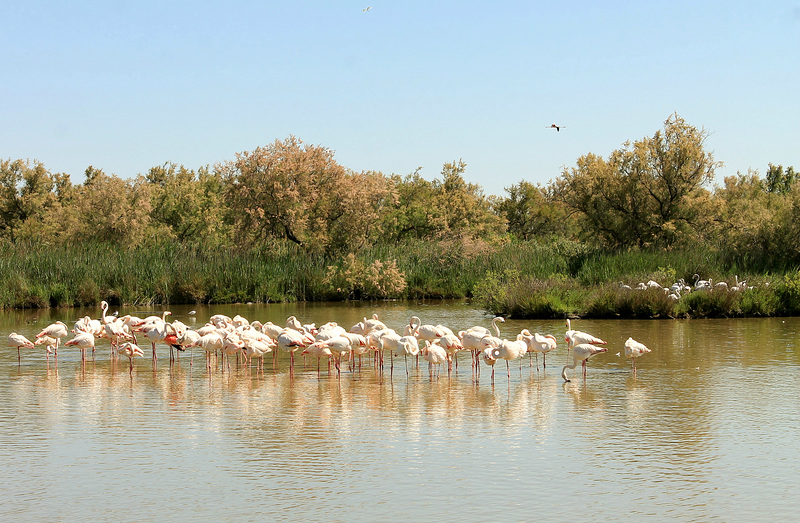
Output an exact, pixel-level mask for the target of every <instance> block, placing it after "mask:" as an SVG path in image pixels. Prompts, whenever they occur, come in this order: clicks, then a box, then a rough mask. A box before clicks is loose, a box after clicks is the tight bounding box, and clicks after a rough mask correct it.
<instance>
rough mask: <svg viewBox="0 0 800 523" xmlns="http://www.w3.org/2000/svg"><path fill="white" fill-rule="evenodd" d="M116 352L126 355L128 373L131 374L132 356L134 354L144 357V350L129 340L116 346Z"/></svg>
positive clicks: (134, 355)
mask: <svg viewBox="0 0 800 523" xmlns="http://www.w3.org/2000/svg"><path fill="white" fill-rule="evenodd" d="M117 354H121V355H123V356H127V357H128V363H129V364H130V365H129V368H128V373H129V374H133V358H134V357H136V356H139V357H140V358H143V357H144V352H143V351H142V349H140V348H139V346H138V345H136V344H135V343H131V342H129V341H126V342H125V343H123V344H122V345H120V346H119V347H117Z"/></svg>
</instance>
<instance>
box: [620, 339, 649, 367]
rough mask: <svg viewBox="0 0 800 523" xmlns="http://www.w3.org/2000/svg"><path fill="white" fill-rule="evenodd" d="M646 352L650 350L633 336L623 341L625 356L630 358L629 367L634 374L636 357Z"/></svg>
mask: <svg viewBox="0 0 800 523" xmlns="http://www.w3.org/2000/svg"><path fill="white" fill-rule="evenodd" d="M648 352H650V349H648V348H647V347H646V346H645V344H644V343H639V342H638V341H636V340H634V339H633V338H628V341H626V342H625V357H626V358H630V359H631V368H632V369H633V374H634V375H635V374H636V358H638V357H639V356H641V355H643V354H647V353H648Z"/></svg>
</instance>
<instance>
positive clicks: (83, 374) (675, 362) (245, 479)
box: [0, 302, 800, 521]
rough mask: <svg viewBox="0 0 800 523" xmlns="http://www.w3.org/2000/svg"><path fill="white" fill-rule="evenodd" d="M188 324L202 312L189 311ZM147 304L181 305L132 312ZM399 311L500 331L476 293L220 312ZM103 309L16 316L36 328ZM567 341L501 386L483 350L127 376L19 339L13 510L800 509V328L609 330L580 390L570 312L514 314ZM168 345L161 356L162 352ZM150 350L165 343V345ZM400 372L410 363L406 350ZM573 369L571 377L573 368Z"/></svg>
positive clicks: (285, 516)
mask: <svg viewBox="0 0 800 523" xmlns="http://www.w3.org/2000/svg"><path fill="white" fill-rule="evenodd" d="M171 310H172V311H173V316H172V317H173V318H177V319H180V320H182V321H184V322H186V323H190V321H191V317H190V316H188V315H187V312H188V310H189V308H187V307H177V306H176V307H171ZM120 312H121V314H125V313H131V314H137V315H140V316H144V315H147V314H149V313H151V312H156V313H159V312H160V311H150V310H142V309H138V308H126V309H123V310H121V311H120ZM373 312H377V313H378V314H379V316H380V318H381V319H382V320H383V321H385V322H386V323H387V324H389V326H391V327H394V328H396V329H401V328H402V326H403V324H405V323H406V322H407V320H408V318H409V317H410V316H411V315H412V314H415V315H418V316H420V317H421V318H422V320H423V322H425V323H434V324H437V323H441V324H444V325H448V326H450V327H451V328H453V330H459V329H464V328H466V327H469V326H472V325H485V326H488V325H489V320H490V318H489V317H486V316H484V315H483V314H482V313H481V311H477V310H474V309H471V308H470V307H469V306H467V305H464V304H461V303H450V302H448V303H432V304H427V305H420V304H414V303H411V304H409V303H402V302H398V303H389V304H376V305H374V306H370V307H366V308H365V307H360V306H353V305H348V304H342V305H330V304H321V305H320V304H317V305H297V304H293V305H269V306H245V305H241V306H214V307H211V308H198V311H197V316H196V318H197V320H196V323H195V325H198V326H199V325H200V324H202V322H204V321H205V319H207V318H208V317H209V316H210V315H211V314H214V313H224V314H228V315H234V314H241V315H243V316H245V317H247V318H249V319H251V320H253V319H258V320H260V321H273V322H274V323H283V322H285V320H286V318H287V317H288V316H289V315H292V314H294V315H296V316H298V318H300V319H301V321H303V322H304V323H310V322H316V323H317V324H321V323H324V322H327V321H337V322H339V323H340V324H342V325H344V326H346V327H350V326H351V325H353V324H354V323H356V322H357V321H359V320H360V319H362V318H363V317H364V316H371V315H372V313H373ZM87 313H88V314H91V315H92V316H94V317H98V316H99V314H100V313H99V310H94V309H93V310H89V311H85V310H64V311H44V312H39V311H24V312H20V311H6V312H0V335H2V341H3V342H5V338H6V335H7V334H8V333H9V332H12V331H16V332H18V333H21V334H25V335H27V336H28V337H29V338H31V339H32V338H33V337H34V336H35V334H36V333H37V332H38V331H39V330H40V329H41V328H42V327H43V326H46V325H48V324H49V323H51V322H52V321H55V320H56V319H62V320H63V321H65V323H67V324H68V325H70V326H71V324H72V323H73V322H74V320H75V319H77V318H78V317H80V316H82V315H84V314H87ZM522 328H528V329H530V330H531V331H539V332H541V333H552V334H554V335H556V336H557V338H558V339H559V348H558V349H557V351H556V352H555V353H551V354H550V355H549V357H548V366H547V369H546V370H543V369H540V370H539V371H538V372H537V370H536V368H535V367H531V366H530V363H529V362H528V360H524V361H523V362H512V364H511V366H510V378H509V377H508V376H507V370H506V367H505V364H504V363H503V362H501V363H498V365H497V369H496V374H495V379H494V384H492V381H491V372H490V370H489V368H488V367H485V366H484V367H483V368H482V369H481V373H480V376H479V377H476V376H475V375H474V374H473V372H472V370H471V367H470V363H469V357H468V356H467V355H466V354H462V355H461V357H460V359H459V366H458V370H457V371H454V372H453V373H451V374H449V375H448V373H447V371H446V369H445V370H444V371H442V373H441V375H440V377H439V378H438V379H433V380H432V379H431V378H430V377H429V374H428V368H427V363H425V362H422V363H421V364H420V365H419V367H417V366H415V365H414V364H413V363H410V364H409V376H408V377H406V373H405V367H404V365H403V362H402V360H400V361H397V360H396V361H395V367H394V372H393V374H392V375H391V376H390V374H389V371H388V367H387V368H386V370H385V371H384V373H383V374H380V373H378V372H376V371H375V369H374V368H372V367H371V366H369V365H367V364H365V365H364V366H363V367H362V370H361V371H360V372H350V371H349V370H345V372H344V373H343V374H342V375H341V377H337V375H336V373H335V371H334V373H332V374H330V375H329V374H328V373H327V369H323V371H322V373H321V375H320V376H319V377H318V376H317V371H316V363H313V364H312V363H311V362H309V363H308V364H307V366H306V367H303V365H302V360H300V359H298V361H299V363H298V368H297V369H296V371H295V376H294V379H290V378H289V375H288V359H287V358H286V357H285V356H284V355H281V358H280V359H279V361H278V365H277V367H274V366H273V364H272V361H271V359H269V358H267V360H266V363H265V369H264V372H263V373H259V372H257V371H256V370H255V369H252V370H248V369H245V368H242V367H239V368H237V367H236V366H235V365H234V366H233V367H232V368H231V370H230V371H228V370H227V369H224V368H221V367H218V368H216V369H215V370H213V371H212V373H211V374H210V375H209V374H208V373H207V372H206V370H205V365H204V362H203V355H202V354H201V353H197V354H196V355H195V356H196V357H195V359H194V365H190V358H189V355H188V354H184V355H182V356H181V358H180V360H179V362H178V363H177V364H176V365H175V366H173V367H170V366H169V363H168V350H167V349H166V347H161V348H160V349H159V354H160V360H159V361H160V363H159V366H158V368H157V369H156V370H155V371H154V370H153V367H152V364H151V362H150V360H149V359H143V360H136V361H135V367H134V370H133V373H132V374H129V373H128V370H127V362H125V363H124V364H123V365H120V366H117V367H112V365H111V362H110V358H109V351H108V345H107V342H106V341H103V342H100V343H99V344H98V351H97V353H96V356H95V360H94V362H91V361H90V362H88V363H87V364H86V365H85V366H84V365H81V362H80V358H79V356H78V353H77V351H74V350H69V348H64V349H62V350H61V351H59V360H58V364H57V366H56V364H55V362H54V361H52V359H51V361H50V363H49V365H48V364H47V363H46V362H45V357H44V352H43V351H40V350H38V349H37V350H35V351H31V350H23V353H22V361H21V363H18V361H17V354H16V350H14V349H6V350H5V351H3V352H2V356H1V357H0V405H2V407H0V437H1V438H2V442H3V447H2V457H0V466H2V468H3V471H4V473H3V474H2V479H0V485H1V486H2V488H0V517H2V518H3V519H12V518H14V519H25V520H59V521H74V520H85V519H87V518H92V519H96V520H112V519H113V520H121V521H134V520H135V521H142V520H164V519H171V520H175V519H188V518H200V519H202V520H211V519H225V520H256V519H263V518H268V519H269V520H306V519H308V520H325V521H350V520H381V521H411V520H426V521H462V520H469V521H487V520H534V519H540V518H547V519H551V520H552V519H556V518H559V519H561V518H573V519H578V520H608V519H612V518H613V519H614V520H631V521H634V520H635V521H639V520H643V519H653V520H655V519H657V520H663V519H664V518H665V517H673V518H677V519H680V520H693V521H711V520H718V521H751V520H753V519H756V518H758V519H763V518H767V519H770V520H792V519H796V517H797V516H796V513H797V509H798V508H800V502H798V501H797V499H798V498H797V495H796V490H797V486H798V483H799V482H798V480H797V473H796V468H797V456H798V454H799V453H800V452H799V451H800V412H799V411H800V407H799V406H798V405H799V403H798V401H797V390H798V385H800V368H799V367H798V363H800V354H799V353H798V347H797V342H796V340H797V339H798V330H800V319H798V318H786V319H747V320H703V321H700V320H696V321H623V320H615V321H590V320H578V321H574V322H573V328H575V329H580V330H584V331H587V332H591V333H592V334H595V335H596V336H600V337H602V338H603V339H605V340H606V341H608V342H609V352H608V353H606V354H601V355H598V356H595V357H593V358H592V359H591V360H590V361H589V365H588V374H587V378H586V380H585V381H584V380H583V379H581V378H580V374H579V370H576V372H575V373H574V374H572V373H571V376H573V380H572V381H571V382H569V383H564V381H563V380H562V379H561V376H560V371H561V366H562V365H563V364H564V363H565V362H566V357H567V356H566V350H565V344H564V342H563V333H564V330H565V328H564V325H563V322H562V321H509V322H507V323H505V324H504V325H502V333H503V335H504V336H507V337H509V338H511V337H513V336H514V335H516V333H517V332H519V330H520V329H522ZM629 336H632V337H634V338H635V339H637V340H639V341H642V342H644V343H645V344H647V345H648V346H649V347H650V348H652V349H653V352H652V353H650V354H647V355H646V356H644V357H642V358H641V359H640V360H639V363H638V373H637V375H636V377H634V376H633V375H632V373H631V370H630V363H629V361H628V360H625V359H624V358H621V357H619V356H617V355H616V353H617V352H620V351H622V344H623V342H624V341H625V340H626V339H627V338H628V337H629ZM147 350H149V347H147ZM147 350H146V352H147ZM387 365H388V363H387ZM568 372H571V371H568Z"/></svg>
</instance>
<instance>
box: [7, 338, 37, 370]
mask: <svg viewBox="0 0 800 523" xmlns="http://www.w3.org/2000/svg"><path fill="white" fill-rule="evenodd" d="M8 346H9V347H16V348H17V363H22V356H21V355H20V352H19V349H20V348H21V347H25V348H26V349H32V348H33V342H32V341H31V340H29V339H28V338H26V337H25V336H23V335H22V334H17V333H16V332H12V333H11V334H9V335H8Z"/></svg>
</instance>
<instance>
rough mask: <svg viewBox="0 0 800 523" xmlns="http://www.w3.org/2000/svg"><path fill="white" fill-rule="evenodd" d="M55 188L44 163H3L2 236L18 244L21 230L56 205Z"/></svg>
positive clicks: (0, 196)
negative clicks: (48, 208) (18, 235)
mask: <svg viewBox="0 0 800 523" xmlns="http://www.w3.org/2000/svg"><path fill="white" fill-rule="evenodd" d="M54 187H55V184H54V182H53V178H52V176H51V175H50V173H49V172H48V171H47V169H45V167H44V164H42V163H41V162H39V161H33V162H31V161H23V160H13V161H12V160H11V159H8V160H0V236H2V237H5V238H8V239H9V240H11V241H12V242H14V241H16V240H17V232H18V231H19V230H20V228H21V227H23V226H24V225H25V224H26V222H27V221H28V220H33V219H38V218H41V216H42V214H43V213H44V211H45V210H46V209H47V207H49V206H50V205H52V204H53V202H54V201H55V195H54V193H53V189H54Z"/></svg>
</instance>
